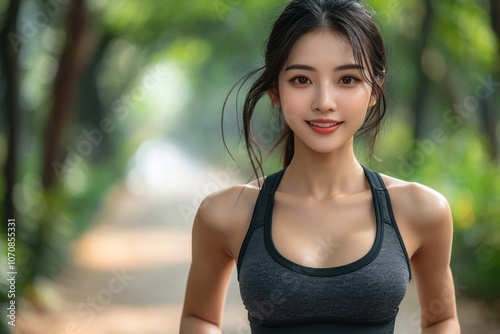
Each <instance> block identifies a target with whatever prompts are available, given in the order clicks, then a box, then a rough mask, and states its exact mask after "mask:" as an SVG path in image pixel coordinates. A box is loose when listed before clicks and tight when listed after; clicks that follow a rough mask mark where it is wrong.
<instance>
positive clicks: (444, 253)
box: [411, 186, 457, 328]
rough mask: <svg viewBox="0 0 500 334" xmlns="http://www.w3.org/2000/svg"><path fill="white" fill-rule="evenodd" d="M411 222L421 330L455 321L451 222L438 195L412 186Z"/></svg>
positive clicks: (413, 267)
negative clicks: (416, 242) (416, 237)
mask: <svg viewBox="0 0 500 334" xmlns="http://www.w3.org/2000/svg"><path fill="white" fill-rule="evenodd" d="M414 188H415V189H413V194H412V195H411V197H412V201H413V202H414V203H413V204H414V205H413V208H414V209H413V214H412V215H413V218H412V220H413V222H414V224H415V225H416V226H417V229H416V230H417V231H418V232H417V233H418V234H419V240H420V245H419V247H418V249H417V250H416V252H415V253H414V254H413V256H412V258H411V266H412V272H413V274H414V275H413V276H414V278H415V283H416V287H417V291H418V296H419V300H420V307H421V322H422V328H426V327H430V326H432V325H433V324H436V323H439V322H442V321H444V320H449V319H455V320H456V318H457V314H456V302H455V288H454V284H453V276H452V273H451V269H450V258H451V246H452V239H453V221H452V216H451V212H450V208H449V205H448V202H447V200H446V199H445V198H444V197H443V196H442V195H441V194H439V193H437V192H435V191H433V190H431V189H429V188H426V187H423V186H414Z"/></svg>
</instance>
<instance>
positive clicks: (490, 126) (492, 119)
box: [483, 0, 500, 164]
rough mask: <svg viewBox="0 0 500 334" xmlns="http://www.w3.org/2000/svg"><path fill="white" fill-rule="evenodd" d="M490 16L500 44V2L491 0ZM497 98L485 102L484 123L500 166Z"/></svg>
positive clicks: (491, 148) (493, 95)
mask: <svg viewBox="0 0 500 334" xmlns="http://www.w3.org/2000/svg"><path fill="white" fill-rule="evenodd" d="M490 15H491V26H492V28H493V32H494V33H495V35H496V37H497V41H498V43H500V1H498V0H490ZM498 55H499V57H500V49H498ZM493 77H494V80H495V82H498V81H499V80H498V79H499V78H500V73H498V68H497V73H496V75H493ZM495 92H496V90H495ZM497 96H498V94H492V96H490V97H489V99H488V100H487V101H485V104H486V105H485V108H484V112H483V122H484V125H485V130H486V136H487V138H488V142H489V151H490V152H489V153H490V158H491V160H492V161H494V162H496V163H497V164H500V147H499V146H500V143H499V139H498V138H497V135H496V129H497V124H498V122H499V121H500V117H499V116H498V113H499V110H498V104H497V103H496V102H497Z"/></svg>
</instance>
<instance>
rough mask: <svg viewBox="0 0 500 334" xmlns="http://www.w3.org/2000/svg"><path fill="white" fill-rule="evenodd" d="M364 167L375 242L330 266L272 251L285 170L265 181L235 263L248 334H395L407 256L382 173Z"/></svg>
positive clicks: (406, 278) (407, 273) (407, 272)
mask: <svg viewBox="0 0 500 334" xmlns="http://www.w3.org/2000/svg"><path fill="white" fill-rule="evenodd" d="M363 169H364V171H365V176H366V178H367V180H368V182H369V184H370V187H371V191H372V197H373V205H374V209H375V216H376V236H375V242H374V243H373V246H372V247H371V249H370V250H369V251H368V253H367V254H365V255H364V256H363V257H362V258H360V259H358V260H356V261H354V262H352V263H349V264H346V265H342V266H339V267H333V268H311V267H306V266H303V265H299V264H296V263H294V262H292V261H290V260H288V259H286V258H285V257H283V256H282V255H281V254H280V253H279V252H278V250H277V249H276V247H275V245H274V243H273V240H272V237H271V226H272V219H271V218H272V213H273V206H274V193H275V192H276V189H277V188H278V185H279V182H280V181H281V178H282V177H283V174H284V171H285V169H283V170H281V171H279V172H277V173H274V174H272V175H269V176H267V177H266V179H265V182H264V186H263V188H262V190H261V191H260V193H259V196H258V198H257V202H256V204H255V209H254V212H253V216H252V220H251V223H250V226H249V229H248V231H247V233H246V235H245V238H244V240H243V244H242V246H241V251H240V255H239V256H238V262H237V272H238V281H239V287H240V294H241V297H242V300H243V303H244V305H245V308H246V309H247V311H248V320H249V322H250V326H251V328H252V334H266V333H283V334H296V333H319V334H321V333H393V332H394V324H395V319H396V315H397V313H398V310H399V305H400V303H401V301H402V299H403V297H404V295H405V293H406V288H407V285H408V282H409V280H410V278H411V270H410V265H409V259H408V254H407V253H406V249H405V246H404V244H403V240H402V239H401V235H400V233H399V230H398V227H397V225H396V221H395V219H394V214H393V212H392V207H391V201H390V198H389V193H388V192H387V189H386V187H385V185H384V183H383V181H382V179H381V177H380V175H379V174H378V173H376V172H373V171H371V170H369V169H367V168H365V167H363Z"/></svg>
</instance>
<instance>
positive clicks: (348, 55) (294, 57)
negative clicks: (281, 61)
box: [285, 29, 355, 67]
mask: <svg viewBox="0 0 500 334" xmlns="http://www.w3.org/2000/svg"><path fill="white" fill-rule="evenodd" d="M293 63H306V64H317V65H321V64H325V65H333V66H338V65H343V64H346V63H352V64H353V63H355V61H354V55H353V52H352V47H351V44H350V43H349V41H348V40H347V38H346V37H345V36H343V35H340V34H339V33H335V32H333V31H331V30H326V29H323V30H319V31H314V32H310V33H307V34H305V35H304V36H302V37H301V38H300V39H299V40H298V41H297V42H296V43H295V45H294V46H293V48H292V50H291V51H290V54H289V55H288V59H287V62H286V65H290V64H293ZM285 67H286V66H285Z"/></svg>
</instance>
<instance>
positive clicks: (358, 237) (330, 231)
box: [269, 193, 376, 268]
mask: <svg viewBox="0 0 500 334" xmlns="http://www.w3.org/2000/svg"><path fill="white" fill-rule="evenodd" d="M269 223H270V224H271V236H272V241H273V243H274V245H275V246H276V248H277V250H278V252H279V253H280V254H281V255H283V256H284V257H285V258H287V259H289V260H290V261H292V262H294V263H297V264H301V265H305V266H310V267H317V268H327V267H335V266H340V265H344V264H347V263H350V262H353V261H355V260H357V259H359V258H361V257H362V256H363V255H365V254H366V253H367V252H368V251H369V250H370V248H371V247H372V245H373V243H374V240H375V234H376V219H375V213H374V209H373V205H372V202H371V196H370V195H369V194H368V193H365V194H361V195H359V196H355V197H351V198H340V199H336V200H332V201H325V202H312V201H307V200H300V199H297V198H290V197H289V196H286V195H283V194H280V193H277V194H276V195H275V202H274V209H273V212H272V217H271V219H270V222H269Z"/></svg>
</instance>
